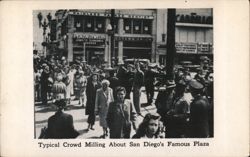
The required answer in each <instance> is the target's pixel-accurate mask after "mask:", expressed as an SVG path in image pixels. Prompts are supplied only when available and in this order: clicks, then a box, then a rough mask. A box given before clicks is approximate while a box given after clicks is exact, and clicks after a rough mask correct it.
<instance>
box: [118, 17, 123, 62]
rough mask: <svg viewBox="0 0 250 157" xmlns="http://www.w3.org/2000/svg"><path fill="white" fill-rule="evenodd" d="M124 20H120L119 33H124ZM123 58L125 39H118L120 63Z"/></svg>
mask: <svg viewBox="0 0 250 157" xmlns="http://www.w3.org/2000/svg"><path fill="white" fill-rule="evenodd" d="M123 26H124V20H123V19H119V20H118V35H119V36H121V35H123ZM122 60H123V41H118V63H119V62H121V61H122Z"/></svg>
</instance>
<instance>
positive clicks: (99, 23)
mask: <svg viewBox="0 0 250 157" xmlns="http://www.w3.org/2000/svg"><path fill="white" fill-rule="evenodd" d="M104 28H105V20H104V18H95V30H94V31H95V32H98V33H104Z"/></svg>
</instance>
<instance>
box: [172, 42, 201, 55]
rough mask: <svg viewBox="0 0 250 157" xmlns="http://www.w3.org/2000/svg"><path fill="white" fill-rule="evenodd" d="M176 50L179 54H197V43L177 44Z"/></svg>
mask: <svg viewBox="0 0 250 157" xmlns="http://www.w3.org/2000/svg"><path fill="white" fill-rule="evenodd" d="M175 48H176V52H177V53H197V44H196V43H176V44H175Z"/></svg>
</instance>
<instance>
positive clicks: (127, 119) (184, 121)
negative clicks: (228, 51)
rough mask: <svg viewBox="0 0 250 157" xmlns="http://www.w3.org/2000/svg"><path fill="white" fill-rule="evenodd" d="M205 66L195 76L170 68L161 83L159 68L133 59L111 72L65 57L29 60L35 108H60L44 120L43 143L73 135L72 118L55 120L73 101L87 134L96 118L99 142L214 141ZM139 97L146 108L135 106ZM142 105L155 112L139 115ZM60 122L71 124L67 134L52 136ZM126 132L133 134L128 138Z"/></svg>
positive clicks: (210, 82)
mask: <svg viewBox="0 0 250 157" xmlns="http://www.w3.org/2000/svg"><path fill="white" fill-rule="evenodd" d="M210 65H211V63H210V60H209V59H208V58H207V57H203V58H201V64H200V66H199V68H197V69H196V71H195V72H190V69H189V68H188V67H185V66H184V67H180V66H179V67H176V68H175V71H174V79H173V80H166V79H165V74H166V73H165V69H164V67H160V66H153V65H151V64H147V63H141V62H139V61H136V60H135V62H134V63H133V64H126V63H123V62H119V63H118V65H117V66H112V69H106V68H105V66H104V65H102V64H93V65H88V64H87V63H86V62H85V61H84V60H83V58H81V57H78V58H76V59H75V60H74V62H72V63H68V61H67V58H66V57H58V56H50V57H47V58H41V57H39V56H37V55H34V93H35V95H34V97H35V102H36V103H39V102H40V103H41V105H44V106H48V105H51V104H55V105H57V106H63V107H59V108H60V110H59V111H58V112H57V113H56V115H57V116H54V117H53V118H52V117H51V118H50V119H49V121H48V130H50V131H47V132H50V136H48V135H47V138H74V137H76V136H77V135H78V134H77V133H76V131H75V130H74V126H73V124H72V123H73V117H70V116H69V115H65V116H66V117H67V118H66V119H69V120H68V121H67V122H61V121H60V120H59V121H60V123H59V122H58V120H57V118H58V119H60V118H61V117H62V115H63V114H65V113H63V110H67V109H68V106H69V105H70V104H71V103H72V100H77V101H78V103H79V105H81V106H82V108H85V111H86V113H85V114H86V115H88V120H87V122H88V127H87V131H90V130H94V129H95V128H94V125H95V121H96V115H98V116H99V117H100V126H101V127H102V128H103V135H102V137H103V138H105V137H107V136H108V135H109V137H110V138H130V137H132V138H161V137H163V138H185V137H213V69H212V68H211V67H210ZM144 87H145V91H144V90H143V89H144ZM155 91H158V92H155ZM142 92H145V93H146V96H147V104H142V103H141V102H140V97H141V93H142ZM131 93H133V98H131V97H130V96H131ZM155 93H158V94H157V95H155ZM62 100H63V101H62ZM85 102H86V103H85ZM142 105H155V106H156V110H157V111H156V112H157V113H148V114H146V115H142V113H141V107H142ZM59 113H60V114H59ZM73 116H74V115H73ZM138 116H142V117H144V119H143V122H142V123H141V124H136V117H138ZM71 121H72V122H71ZM61 123H70V124H69V125H67V126H66V125H64V127H70V128H71V129H69V130H71V131H68V132H65V133H64V134H63V133H60V134H59V133H58V134H56V131H55V130H62V129H63V128H60V127H55V126H57V125H61ZM131 128H133V129H135V130H136V134H135V135H133V136H131V135H130V132H131V130H130V129H131ZM51 130H54V133H53V135H51V134H52V133H51V132H53V131H51ZM63 130H67V129H63ZM70 132H73V134H74V135H72V134H71V133H70ZM69 134H70V136H69Z"/></svg>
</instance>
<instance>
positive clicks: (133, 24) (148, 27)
mask: <svg viewBox="0 0 250 157" xmlns="http://www.w3.org/2000/svg"><path fill="white" fill-rule="evenodd" d="M123 29H124V31H125V33H129V34H151V32H152V20H141V19H124V28H123Z"/></svg>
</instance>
